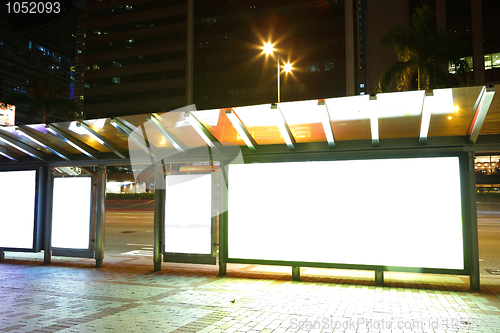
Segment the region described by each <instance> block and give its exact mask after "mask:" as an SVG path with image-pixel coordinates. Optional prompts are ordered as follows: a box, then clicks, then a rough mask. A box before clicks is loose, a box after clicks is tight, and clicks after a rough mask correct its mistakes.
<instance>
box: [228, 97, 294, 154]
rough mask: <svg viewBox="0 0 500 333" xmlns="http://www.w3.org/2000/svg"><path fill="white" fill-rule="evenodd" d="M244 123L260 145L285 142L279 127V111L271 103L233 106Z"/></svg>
mask: <svg viewBox="0 0 500 333" xmlns="http://www.w3.org/2000/svg"><path fill="white" fill-rule="evenodd" d="M233 110H234V112H235V113H236V115H237V116H238V117H239V118H240V119H241V121H242V123H243V125H245V127H246V129H247V130H248V132H249V133H250V135H251V136H252V137H253V138H254V140H255V142H257V144H259V145H272V144H284V143H285V140H284V139H283V136H282V135H281V132H280V129H279V127H278V121H279V117H280V116H279V111H278V109H271V105H270V104H261V105H252V106H244V107H237V108H233Z"/></svg>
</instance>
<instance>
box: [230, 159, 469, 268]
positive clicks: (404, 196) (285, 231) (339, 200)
mask: <svg viewBox="0 0 500 333" xmlns="http://www.w3.org/2000/svg"><path fill="white" fill-rule="evenodd" d="M228 200H229V202H228V203H229V210H228V256H229V258H239V259H254V260H255V259H260V260H279V261H303V262H318V263H338V264H356V265H384V266H402V267H425V268H444V269H464V251H463V236H462V210H461V195H460V170H459V159H458V157H435V158H411V159H374V160H350V161H327V162H293V163H259V164H241V165H230V166H229V198H228Z"/></svg>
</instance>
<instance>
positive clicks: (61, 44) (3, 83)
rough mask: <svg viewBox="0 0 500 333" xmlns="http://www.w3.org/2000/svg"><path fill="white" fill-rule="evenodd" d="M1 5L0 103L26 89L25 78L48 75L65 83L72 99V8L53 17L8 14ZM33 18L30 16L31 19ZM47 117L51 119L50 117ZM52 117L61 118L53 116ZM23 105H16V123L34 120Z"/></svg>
mask: <svg viewBox="0 0 500 333" xmlns="http://www.w3.org/2000/svg"><path fill="white" fill-rule="evenodd" d="M1 6H2V7H0V8H1V9H2V10H0V103H6V102H7V99H8V96H9V95H11V94H12V93H27V91H28V82H27V81H28V79H31V78H36V77H41V76H50V77H51V78H52V79H53V81H54V82H55V83H57V84H61V85H64V86H67V87H68V97H69V98H70V99H72V94H73V88H74V76H73V68H74V67H73V66H74V50H75V47H74V46H75V35H74V31H75V29H74V27H73V26H74V24H73V23H74V14H75V13H74V10H75V9H71V10H68V11H67V12H66V13H65V14H63V15H59V16H57V17H55V18H53V19H50V20H45V21H41V20H40V18H41V17H40V16H37V15H36V14H33V16H32V17H30V16H29V14H27V15H24V16H20V17H19V18H17V16H16V17H15V16H13V15H12V14H8V11H7V10H6V8H5V4H2V5H1ZM31 18H32V19H31ZM49 120H50V119H49ZM52 120H53V121H61V120H62V118H59V117H57V116H56V115H53V116H52ZM40 121H41V118H38V117H30V116H29V111H28V109H27V107H26V106H23V105H16V124H26V123H36V122H40Z"/></svg>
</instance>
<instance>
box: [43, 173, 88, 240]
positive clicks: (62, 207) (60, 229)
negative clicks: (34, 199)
mask: <svg viewBox="0 0 500 333" xmlns="http://www.w3.org/2000/svg"><path fill="white" fill-rule="evenodd" d="M91 193H92V179H91V177H64V178H54V196H53V206H52V247H55V248H67V249H88V248H89V246H90V211H91V205H92V202H91Z"/></svg>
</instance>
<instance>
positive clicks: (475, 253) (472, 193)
mask: <svg viewBox="0 0 500 333" xmlns="http://www.w3.org/2000/svg"><path fill="white" fill-rule="evenodd" d="M474 157H475V156H474V153H473V152H468V153H467V189H468V190H467V198H468V201H469V205H468V206H469V207H468V208H469V209H468V211H469V221H470V228H469V230H468V234H469V244H470V252H469V253H470V265H471V267H470V268H471V272H470V288H471V289H472V290H479V289H480V288H481V283H480V274H479V240H478V232H477V206H476V169H475V165H474V159H475V158H474Z"/></svg>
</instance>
